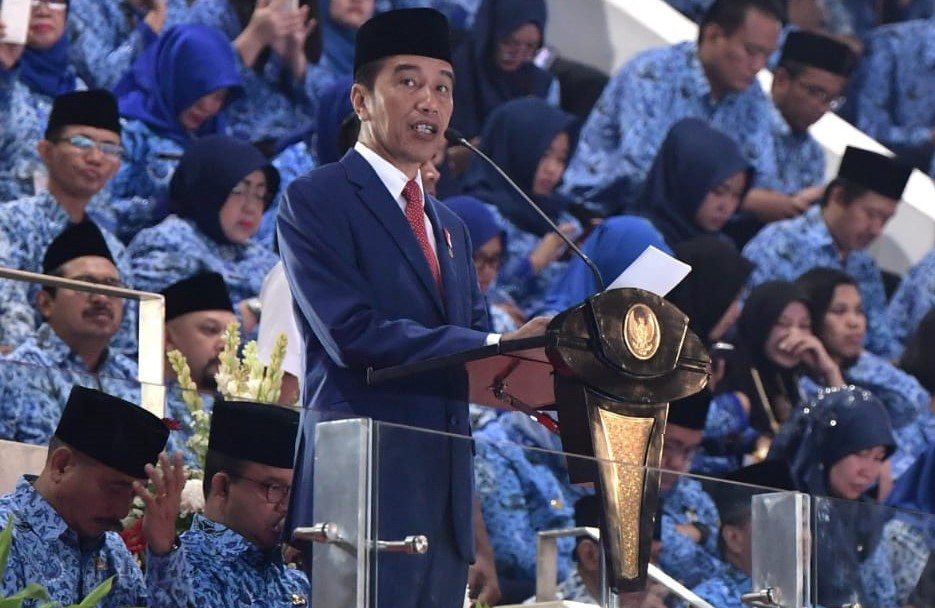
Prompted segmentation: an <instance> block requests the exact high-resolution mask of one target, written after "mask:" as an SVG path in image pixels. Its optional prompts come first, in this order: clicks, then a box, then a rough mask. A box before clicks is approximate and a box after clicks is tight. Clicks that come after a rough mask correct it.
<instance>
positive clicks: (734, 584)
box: [692, 562, 753, 608]
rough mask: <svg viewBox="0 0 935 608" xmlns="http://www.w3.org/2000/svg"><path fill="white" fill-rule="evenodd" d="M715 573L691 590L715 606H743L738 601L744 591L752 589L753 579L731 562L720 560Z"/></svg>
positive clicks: (747, 591) (740, 607)
mask: <svg viewBox="0 0 935 608" xmlns="http://www.w3.org/2000/svg"><path fill="white" fill-rule="evenodd" d="M722 563H723V567H722V568H721V571H720V572H718V573H717V575H715V576H713V577H711V578H709V579H708V580H706V581H705V582H703V583H701V584H700V585H698V586H697V587H695V588H694V589H692V591H694V592H695V594H696V595H697V596H698V597H700V598H701V599H703V600H705V601H707V602H708V603H709V604H711V605H712V606H717V608H744V606H745V604H744V603H743V602H741V601H740V597H741V596H742V595H743V594H744V593H750V592H751V591H753V580H752V579H751V578H750V576H749V575H747V574H744V573H743V572H741V571H740V570H738V569H737V568H736V567H735V566H733V565H732V564H728V563H726V562H722Z"/></svg>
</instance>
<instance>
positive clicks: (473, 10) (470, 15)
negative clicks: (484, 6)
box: [376, 0, 480, 31]
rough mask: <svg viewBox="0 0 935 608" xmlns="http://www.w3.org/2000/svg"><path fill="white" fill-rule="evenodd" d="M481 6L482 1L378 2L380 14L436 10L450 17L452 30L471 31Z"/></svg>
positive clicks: (406, 0)
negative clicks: (414, 9)
mask: <svg viewBox="0 0 935 608" xmlns="http://www.w3.org/2000/svg"><path fill="white" fill-rule="evenodd" d="M479 6H480V0H377V1H376V7H377V11H376V12H378V13H385V12H386V11H390V10H393V9H398V8H419V7H429V8H434V9H435V10H437V11H440V12H441V13H444V15H445V16H446V17H448V22H449V23H450V24H451V27H452V29H455V30H462V31H465V30H469V29H470V28H471V26H472V25H473V24H474V16H475V15H476V14H477V9H478V7H479Z"/></svg>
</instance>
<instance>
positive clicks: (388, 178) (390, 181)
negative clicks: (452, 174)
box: [354, 142, 425, 213]
mask: <svg viewBox="0 0 935 608" xmlns="http://www.w3.org/2000/svg"><path fill="white" fill-rule="evenodd" d="M354 150H356V151H357V153H358V154H360V155H361V156H363V157H364V160H365V161H367V164H368V165H370V166H371V167H372V168H373V170H374V171H375V172H376V174H377V177H379V178H380V181H381V182H383V185H384V186H386V189H387V190H388V191H389V193H390V194H392V195H393V198H394V199H395V200H396V204H397V205H399V208H400V209H401V210H402V211H403V213H405V212H406V199H404V198H403V188H405V187H406V184H407V183H409V178H408V177H406V174H405V173H403V172H402V171H400V170H399V169H398V168H397V167H396V166H395V165H393V163H391V162H390V161H388V160H386V159H385V158H383V157H382V156H380V155H379V154H377V153H376V152H374V151H373V150H371V149H370V148H368V147H367V146H366V145H365V144H363V143H361V142H357V143H356V144H354ZM416 183H417V184H419V192H420V193H422V200H423V201H425V190H424V189H423V188H422V171H421V170H419V171H417V172H416Z"/></svg>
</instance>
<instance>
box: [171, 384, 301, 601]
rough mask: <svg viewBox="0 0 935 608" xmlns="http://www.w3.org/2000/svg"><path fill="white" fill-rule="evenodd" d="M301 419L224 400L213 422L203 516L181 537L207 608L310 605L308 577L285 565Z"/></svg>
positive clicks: (197, 594)
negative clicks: (286, 525)
mask: <svg viewBox="0 0 935 608" xmlns="http://www.w3.org/2000/svg"><path fill="white" fill-rule="evenodd" d="M298 430H299V412H298V410H295V409H290V408H285V407H280V406H276V405H270V404H265V403H251V402H244V401H223V400H222V401H218V402H217V403H215V405H214V411H213V413H212V415H211V431H210V435H209V437H208V455H207V458H206V460H207V464H206V465H205V477H204V493H205V511H204V515H201V514H196V515H195V517H194V519H193V520H192V526H191V529H190V530H188V531H187V532H185V533H184V534H182V547H183V548H184V550H185V557H186V560H187V562H188V566H189V568H191V579H192V595H193V597H194V599H195V602H196V603H197V604H200V605H202V606H210V605H224V606H242V605H247V606H253V605H264V606H283V607H285V606H307V605H308V604H309V602H310V601H311V589H310V587H309V583H308V578H307V577H306V576H305V573H304V572H302V571H301V570H296V569H294V568H290V567H288V566H286V565H285V564H284V563H283V546H282V537H283V522H284V521H285V518H286V507H287V505H288V504H289V493H290V491H291V489H292V463H293V457H294V451H295V442H296V435H297V433H298Z"/></svg>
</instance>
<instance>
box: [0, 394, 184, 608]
mask: <svg viewBox="0 0 935 608" xmlns="http://www.w3.org/2000/svg"><path fill="white" fill-rule="evenodd" d="M168 436H169V431H168V429H167V428H166V427H165V425H164V424H163V423H162V421H161V420H159V418H157V417H156V416H154V415H152V414H151V413H149V412H147V411H146V410H144V409H143V408H141V407H140V406H138V405H135V404H133V403H129V402H127V401H123V400H122V399H118V398H117V397H113V396H111V395H108V394H106V393H102V392H100V391H97V390H94V389H88V388H84V387H81V386H76V387H74V389H72V391H71V394H70V395H69V396H68V403H67V405H66V406H65V411H64V412H63V413H62V417H61V420H60V421H59V423H58V427H57V428H56V429H55V434H54V436H53V437H52V440H51V441H50V443H49V453H48V457H47V459H46V463H45V467H43V469H42V472H41V473H40V474H39V476H38V477H33V476H30V475H27V476H23V477H22V478H20V480H19V482H18V483H17V486H16V489H15V490H14V491H13V492H12V493H11V494H7V495H6V496H3V497H2V498H0V522H2V523H0V526H3V527H6V525H7V520H8V518H9V517H10V516H11V515H12V517H13V521H12V526H13V542H12V545H11V546H10V554H9V561H8V562H7V567H6V571H5V572H4V575H3V577H2V580H0V596H2V597H8V596H9V595H11V594H13V593H15V592H17V591H19V590H21V589H22V588H23V587H25V586H26V585H28V584H30V583H39V584H41V585H42V586H44V587H45V588H46V590H47V591H48V593H49V597H50V599H51V600H52V601H53V602H54V603H55V604H56V605H72V604H77V603H78V602H79V601H81V600H82V599H83V598H84V596H85V595H87V594H88V593H89V592H90V591H91V590H92V589H94V588H95V587H96V586H97V585H99V584H101V583H103V582H104V581H105V580H107V579H108V578H111V577H113V587H112V588H111V590H110V592H109V593H108V594H107V595H106V596H105V597H104V599H102V600H101V601H100V603H99V604H97V605H98V606H100V607H101V608H123V607H126V606H151V607H153V608H163V607H165V608H170V607H171V608H178V607H180V606H181V607H184V606H189V605H192V604H191V599H190V589H189V580H188V579H189V575H188V571H187V568H186V566H185V558H184V555H183V552H182V551H180V550H179V544H178V542H177V537H176V535H175V520H176V517H177V516H178V512H179V503H180V501H181V495H182V487H183V486H184V485H185V472H184V470H183V469H182V466H181V460H180V459H179V458H177V457H176V458H175V459H172V460H170V458H169V457H168V456H166V454H164V453H163V454H161V455H160V452H161V451H162V449H163V447H164V446H165V443H166V438H167V437H168ZM157 457H158V460H159V464H160V468H159V469H158V470H157V469H156V468H154V467H153V464H154V463H155V462H156V460H157ZM147 478H148V483H149V484H151V487H152V492H151V491H150V490H148V489H147V488H146V486H145V485H144V483H145V482H147ZM134 496H138V497H139V498H140V499H141V500H142V501H143V503H144V506H145V512H146V517H145V518H144V519H143V534H144V536H145V538H146V544H147V550H146V575H145V579H144V575H143V573H142V572H140V569H139V567H138V566H137V565H136V562H134V560H133V557H132V556H131V555H130V552H129V551H128V550H127V547H126V545H125V544H124V542H123V539H121V538H120V536H119V535H118V534H117V533H116V532H115V531H114V530H115V529H117V528H119V526H120V520H121V519H123V518H124V517H126V516H127V513H128V512H129V511H130V504H131V503H132V501H133V498H134ZM25 605H26V606H27V607H29V608H34V606H36V605H37V603H36V602H34V601H27V603H26V604H25Z"/></svg>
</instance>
